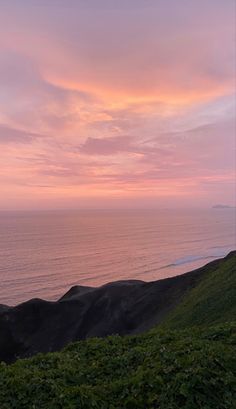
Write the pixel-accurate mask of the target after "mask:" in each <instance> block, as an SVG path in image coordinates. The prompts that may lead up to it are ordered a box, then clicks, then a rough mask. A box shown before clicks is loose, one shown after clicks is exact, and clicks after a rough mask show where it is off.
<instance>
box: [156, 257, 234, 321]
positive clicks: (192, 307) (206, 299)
mask: <svg viewBox="0 0 236 409" xmlns="http://www.w3.org/2000/svg"><path fill="white" fill-rule="evenodd" d="M233 320H236V252H235V253H234V255H233V254H232V253H231V254H230V255H229V256H228V257H227V258H226V259H224V260H223V261H222V263H221V264H220V266H219V267H218V268H217V269H215V270H213V271H209V272H208V273H207V274H206V275H205V276H204V278H203V279H202V280H201V282H200V283H199V284H198V285H197V287H195V288H194V289H193V290H191V291H190V292H189V293H188V294H187V295H186V296H185V298H184V300H183V301H182V302H181V303H180V304H179V305H178V306H177V307H176V308H175V310H174V311H173V312H172V313H171V314H170V316H169V317H168V318H167V319H166V321H165V323H164V325H165V327H169V328H187V327H190V326H193V325H209V324H213V323H222V322H227V321H233Z"/></svg>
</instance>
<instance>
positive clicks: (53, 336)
mask: <svg viewBox="0 0 236 409" xmlns="http://www.w3.org/2000/svg"><path fill="white" fill-rule="evenodd" d="M229 256H230V255H229ZM229 256H228V257H229ZM221 262H222V260H216V261H213V262H212V263H209V264H208V265H207V266H205V267H202V268H200V269H198V270H195V271H193V272H190V273H186V274H183V275H181V276H177V277H173V278H168V279H164V280H159V281H154V282H149V283H146V282H143V281H133V280H132V281H118V282H114V283H109V284H106V285H103V286H102V287H99V288H92V287H82V286H76V287H72V288H71V289H70V290H69V291H68V292H67V293H66V294H65V295H64V296H63V297H62V298H61V299H60V300H58V301H57V302H48V301H43V300H40V299H32V300H30V301H28V302H25V303H23V304H20V305H18V306H16V307H7V306H3V305H0V360H3V361H5V362H13V361H14V360H16V359H17V358H18V357H28V356H32V355H34V354H36V353H38V352H49V351H56V350H60V349H61V348H63V347H64V346H65V345H67V344H68V343H69V342H73V341H77V340H81V339H85V338H88V337H104V336H107V335H111V334H120V335H124V334H135V333H141V332H143V331H145V330H148V329H150V328H152V327H153V326H155V325H157V324H159V323H161V322H162V321H163V319H164V318H165V317H166V315H167V314H168V313H169V312H170V311H171V310H172V309H173V308H174V307H175V306H176V305H177V304H178V303H179V302H180V301H181V300H182V298H183V297H184V295H185V294H186V292H188V291H189V290H190V289H192V288H193V287H195V286H196V285H197V284H198V282H199V280H201V278H202V277H203V276H204V275H205V274H206V273H207V272H209V271H212V269H214V268H216V267H218V265H219V264H220V263H221Z"/></svg>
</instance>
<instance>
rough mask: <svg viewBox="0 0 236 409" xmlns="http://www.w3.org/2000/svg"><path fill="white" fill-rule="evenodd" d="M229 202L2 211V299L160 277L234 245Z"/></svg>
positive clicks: (56, 294) (19, 299)
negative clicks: (220, 205)
mask: <svg viewBox="0 0 236 409" xmlns="http://www.w3.org/2000/svg"><path fill="white" fill-rule="evenodd" d="M235 226H236V224H235V209H206V210H106V211H105V210H96V211H95V210H80V211H38V212H36V211H35V212H0V280H1V281H0V282H1V285H0V304H7V305H16V304H18V303H20V302H23V301H26V300H28V299H30V298H36V297H37V298H44V299H46V300H56V299H58V298H59V297H61V296H62V295H63V294H64V293H65V292H66V291H67V290H69V288H70V287H71V286H73V285H88V286H99V285H102V284H105V283H107V282H110V281H116V280H128V279H138V280H144V281H153V280H159V279H163V278H166V277H171V276H175V275H178V274H182V273H185V272H187V271H190V270H193V269H195V268H197V267H200V266H202V265H204V264H206V263H207V262H210V261H212V260H214V259H216V258H220V257H223V256H225V255H226V254H227V253H228V252H229V251H231V250H234V249H235V248H236V234H235Z"/></svg>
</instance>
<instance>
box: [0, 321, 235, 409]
mask: <svg viewBox="0 0 236 409" xmlns="http://www.w3.org/2000/svg"><path fill="white" fill-rule="evenodd" d="M235 346H236V324H235V323H232V324H225V325H219V326H216V327H210V328H207V329H199V328H195V329H189V330H182V331H175V330H173V331H171V330H168V331H164V330H158V329H156V330H152V331H150V332H149V333H147V334H144V335H140V336H135V337H124V338H121V337H118V336H113V337H108V338H106V339H90V340H87V341H81V342H78V343H75V344H71V345H69V346H68V347H67V348H65V349H64V350H63V351H61V352H58V353H50V354H47V355H43V354H40V355H37V356H35V357H34V358H31V359H28V360H26V359H25V360H19V361H17V362H16V363H15V364H13V365H11V366H6V365H5V364H2V365H1V366H0V408H1V409H30V408H31V409H79V408H81V409H93V408H95V409H96V408H97V409H98V408H99V409H108V408H109V409H118V408H119V409H124V408H130V409H138V408H142V409H154V408H159V409H179V408H184V409H200V408H201V409H233V408H235V407H236V353H235V352H236V351H235Z"/></svg>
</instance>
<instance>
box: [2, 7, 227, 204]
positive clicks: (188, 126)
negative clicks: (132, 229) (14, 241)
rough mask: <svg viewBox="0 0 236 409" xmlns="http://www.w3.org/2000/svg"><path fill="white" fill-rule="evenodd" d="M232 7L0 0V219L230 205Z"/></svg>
mask: <svg viewBox="0 0 236 409" xmlns="http://www.w3.org/2000/svg"><path fill="white" fill-rule="evenodd" d="M234 92H235V2H234V0H225V1H222V0H192V1H189V0H176V1H174V0H119V1H114V0H109V1H108V0H99V1H98V0H50V1H48V0H47V1H46V0H11V1H9V0H0V192H1V193H0V210H6V209H9V210H14V209H60V208H126V207H127V208H136V207H138V208H139V207H144V208H146V207H147V208H149V207H151V208H153V207H157V208H160V207H161V208H162V207H171V208H175V207H177V208H178V207H209V206H212V205H215V204H218V203H223V204H227V205H231V206H232V205H234V204H235V96H234Z"/></svg>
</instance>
